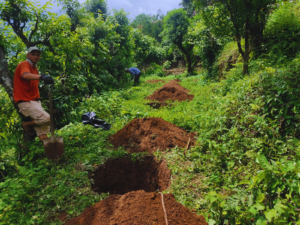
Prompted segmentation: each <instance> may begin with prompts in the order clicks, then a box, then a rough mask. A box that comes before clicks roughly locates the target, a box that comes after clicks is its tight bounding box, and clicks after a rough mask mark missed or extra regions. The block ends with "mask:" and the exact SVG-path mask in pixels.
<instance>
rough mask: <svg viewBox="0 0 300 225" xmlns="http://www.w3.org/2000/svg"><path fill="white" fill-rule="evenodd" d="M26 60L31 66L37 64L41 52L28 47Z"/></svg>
mask: <svg viewBox="0 0 300 225" xmlns="http://www.w3.org/2000/svg"><path fill="white" fill-rule="evenodd" d="M27 59H29V60H30V61H31V62H32V63H33V64H37V63H38V62H39V61H40V59H41V50H39V49H38V48H37V47H30V48H29V49H28V53H27Z"/></svg>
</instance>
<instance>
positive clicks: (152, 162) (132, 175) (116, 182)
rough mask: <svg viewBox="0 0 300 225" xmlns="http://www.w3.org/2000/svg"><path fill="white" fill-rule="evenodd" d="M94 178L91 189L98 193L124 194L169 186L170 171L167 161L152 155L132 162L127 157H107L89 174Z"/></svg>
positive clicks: (163, 188) (164, 188) (151, 190)
mask: <svg viewBox="0 0 300 225" xmlns="http://www.w3.org/2000/svg"><path fill="white" fill-rule="evenodd" d="M89 178H92V179H94V184H92V190H93V191H96V192H99V193H106V192H109V193H110V194H125V193H128V192H130V191H137V190H144V191H146V192H155V191H157V190H159V191H163V190H166V189H167V188H168V187H169V184H170V180H171V171H170V170H169V169H168V167H167V163H166V162H165V161H164V160H162V161H157V160H156V159H155V157H154V156H146V157H144V158H143V159H141V160H135V161H134V162H133V161H132V160H131V159H129V158H117V159H109V160H108V161H107V162H106V163H105V164H103V165H102V166H101V167H99V168H98V169H97V170H96V171H95V172H93V173H91V174H89Z"/></svg>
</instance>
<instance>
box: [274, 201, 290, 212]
mask: <svg viewBox="0 0 300 225" xmlns="http://www.w3.org/2000/svg"><path fill="white" fill-rule="evenodd" d="M274 209H276V211H277V212H279V213H280V214H281V213H284V212H285V211H286V210H287V209H288V207H287V206H285V205H283V204H281V203H276V205H275V206H274Z"/></svg>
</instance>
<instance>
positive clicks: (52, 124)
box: [48, 88, 54, 137]
mask: <svg viewBox="0 0 300 225" xmlns="http://www.w3.org/2000/svg"><path fill="white" fill-rule="evenodd" d="M48 96H49V108H50V129H51V137H54V117H53V105H52V93H51V88H49V92H48Z"/></svg>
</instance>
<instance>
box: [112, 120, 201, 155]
mask: <svg viewBox="0 0 300 225" xmlns="http://www.w3.org/2000/svg"><path fill="white" fill-rule="evenodd" d="M194 136H195V133H186V132H185V131H184V130H183V129H182V128H180V127H177V126H176V125H174V124H172V123H169V122H167V121H165V120H163V119H160V118H142V119H134V120H132V121H131V122H130V123H129V124H127V125H126V126H125V127H124V128H123V129H121V130H119V131H118V132H117V133H116V134H114V135H112V136H111V137H110V138H109V140H110V142H111V143H112V144H113V145H114V146H115V147H116V148H117V147H124V148H125V149H126V150H127V151H128V152H130V153H134V152H149V153H153V152H155V151H156V150H157V149H159V150H160V151H165V150H167V149H171V148H174V147H175V146H176V145H177V146H178V147H180V148H184V147H186V145H187V142H188V140H189V138H190V139H191V143H190V146H192V145H195V139H194Z"/></svg>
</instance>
